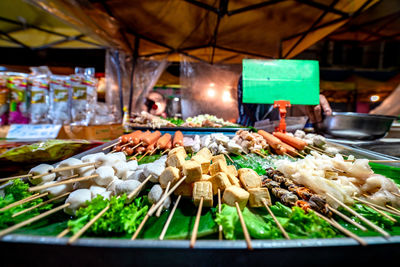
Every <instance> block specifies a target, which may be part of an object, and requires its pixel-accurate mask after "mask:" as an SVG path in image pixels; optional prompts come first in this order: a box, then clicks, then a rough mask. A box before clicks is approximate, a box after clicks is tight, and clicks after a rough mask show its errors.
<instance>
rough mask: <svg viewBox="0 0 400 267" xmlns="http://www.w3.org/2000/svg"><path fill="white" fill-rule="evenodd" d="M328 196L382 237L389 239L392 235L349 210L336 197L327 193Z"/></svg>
mask: <svg viewBox="0 0 400 267" xmlns="http://www.w3.org/2000/svg"><path fill="white" fill-rule="evenodd" d="M326 195H327V196H329V197H330V198H331V199H333V200H334V201H335V202H336V203H338V204H339V205H340V206H342V207H343V208H345V209H346V210H347V211H348V212H350V213H351V214H353V215H354V216H356V217H357V218H359V219H360V220H361V221H363V222H364V223H366V224H367V225H368V226H369V227H371V228H372V229H374V230H375V231H377V232H378V233H380V234H381V235H383V236H384V237H386V238H389V237H390V235H389V234H388V233H387V232H386V231H385V230H383V229H382V228H380V227H379V226H377V225H375V224H373V223H372V222H371V221H370V220H368V219H367V218H365V217H364V216H362V215H360V214H359V213H358V212H356V211H354V210H353V209H351V208H349V207H348V206H347V205H346V204H344V203H343V202H342V201H340V200H339V199H337V198H336V197H334V196H332V195H331V194H329V193H326Z"/></svg>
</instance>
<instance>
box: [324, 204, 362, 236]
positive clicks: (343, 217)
mask: <svg viewBox="0 0 400 267" xmlns="http://www.w3.org/2000/svg"><path fill="white" fill-rule="evenodd" d="M329 209H330V210H331V211H332V212H333V213H335V214H336V215H338V216H339V217H341V218H342V219H343V220H345V221H346V222H348V223H351V224H352V225H354V226H355V227H357V228H358V229H360V230H361V231H364V232H365V231H367V230H368V229H367V228H365V227H364V226H362V225H361V224H359V223H358V222H355V221H353V220H352V219H351V218H349V217H347V216H346V215H344V214H343V213H341V212H340V211H338V210H337V209H334V208H332V207H329Z"/></svg>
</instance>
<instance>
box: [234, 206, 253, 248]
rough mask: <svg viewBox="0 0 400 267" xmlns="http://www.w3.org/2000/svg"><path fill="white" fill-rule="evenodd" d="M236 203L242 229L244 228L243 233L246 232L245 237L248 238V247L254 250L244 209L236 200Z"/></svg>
mask: <svg viewBox="0 0 400 267" xmlns="http://www.w3.org/2000/svg"><path fill="white" fill-rule="evenodd" d="M235 205H236V211H237V213H238V215H239V220H240V224H241V225H242V230H243V234H244V239H245V240H246V244H247V249H248V250H253V246H252V245H251V238H250V235H249V231H248V230H247V226H246V223H245V222H244V219H243V214H242V211H241V210H240V207H239V203H237V202H235Z"/></svg>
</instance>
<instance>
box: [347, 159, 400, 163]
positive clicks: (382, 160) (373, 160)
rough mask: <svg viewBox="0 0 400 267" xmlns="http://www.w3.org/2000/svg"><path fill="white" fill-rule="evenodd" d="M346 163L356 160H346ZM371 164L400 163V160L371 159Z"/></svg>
mask: <svg viewBox="0 0 400 267" xmlns="http://www.w3.org/2000/svg"><path fill="white" fill-rule="evenodd" d="M344 161H346V162H354V161H355V160H349V159H346V160H344ZM368 161H369V162H374V163H398V162H400V160H396V159H369V160H368Z"/></svg>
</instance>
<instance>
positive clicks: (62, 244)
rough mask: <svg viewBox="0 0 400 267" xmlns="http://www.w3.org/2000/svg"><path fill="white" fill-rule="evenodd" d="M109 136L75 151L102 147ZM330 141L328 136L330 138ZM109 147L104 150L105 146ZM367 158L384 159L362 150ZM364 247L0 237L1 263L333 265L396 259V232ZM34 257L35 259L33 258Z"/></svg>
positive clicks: (337, 241)
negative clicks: (93, 144) (192, 244)
mask: <svg viewBox="0 0 400 267" xmlns="http://www.w3.org/2000/svg"><path fill="white" fill-rule="evenodd" d="M116 141H117V140H113V141H110V142H108V143H105V144H103V145H101V146H98V147H96V148H93V149H91V150H88V151H85V152H83V153H81V154H78V155H76V156H74V157H76V158H81V157H83V156H84V155H86V154H90V153H97V152H101V151H102V148H103V147H106V146H109V145H110V144H112V143H115V142H116ZM330 141H331V142H332V140H330ZM338 146H339V147H341V149H342V152H343V150H344V152H345V153H352V154H353V155H360V156H361V155H365V154H364V153H365V152H364V151H362V150H359V151H357V149H355V148H351V147H349V146H346V145H342V144H340V145H338ZM108 151H110V149H108V150H105V151H104V152H106V153H107V152H108ZM367 155H368V158H370V159H387V157H385V156H384V155H381V154H374V152H368V153H367ZM363 239H364V240H365V241H366V242H367V243H368V245H367V246H365V247H363V246H361V245H359V244H358V243H357V242H356V241H355V240H353V239H351V238H329V239H293V240H256V239H253V240H252V246H253V250H248V249H247V246H246V243H245V241H244V240H235V241H231V240H205V239H200V240H197V242H196V246H195V248H194V249H191V248H190V247H189V240H163V241H159V240H128V239H113V238H80V239H79V240H78V241H77V242H75V243H74V244H73V245H68V244H67V241H68V238H66V237H64V238H56V237H53V236H51V237H50V236H32V235H21V234H10V235H7V236H4V237H3V238H1V239H0V257H1V258H0V262H1V264H0V266H10V265H12V266H28V265H29V266H36V265H40V266H55V265H56V266H73V265H75V264H76V265H77V266H97V267H98V266H143V265H151V266H174V267H177V266H205V265H206V266H226V265H228V266H241V267H243V266H251V265H252V264H257V265H261V266H264V265H268V266H275V265H278V266H282V265H283V266H287V265H295V266H296V267H297V266H303V265H307V266H336V267H337V266H338V265H345V266H347V265H353V266H362V265H367V266H369V265H372V264H380V265H381V264H383V263H384V262H395V261H396V262H397V261H398V257H397V253H398V251H399V250H400V236H392V237H390V238H388V239H385V238H383V237H380V236H379V237H365V238H363ZM33 262H35V263H36V264H33Z"/></svg>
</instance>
